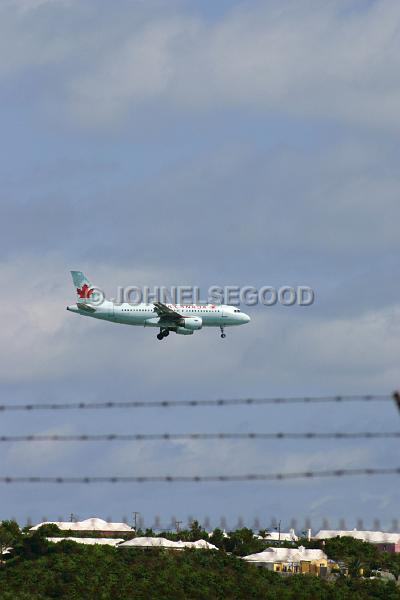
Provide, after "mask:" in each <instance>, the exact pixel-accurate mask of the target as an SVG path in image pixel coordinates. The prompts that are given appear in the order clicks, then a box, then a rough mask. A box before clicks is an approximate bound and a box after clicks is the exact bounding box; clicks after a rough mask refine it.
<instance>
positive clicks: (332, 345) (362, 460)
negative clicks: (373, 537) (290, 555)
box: [0, 0, 400, 526]
mask: <svg viewBox="0 0 400 600" xmlns="http://www.w3.org/2000/svg"><path fill="white" fill-rule="evenodd" d="M399 26H400V3H399V2H398V1H397V0H379V1H378V0H376V1H371V0H368V1H366V0H352V1H349V0H332V1H331V2H329V3H328V2H323V1H320V0H296V1H290V0H287V1H284V2H282V0H276V1H275V0H264V1H257V0H253V1H250V0H249V1H247V2H246V1H239V0H230V1H228V0H219V1H218V2H215V1H214V0H203V2H195V1H192V0H185V1H184V0H168V1H167V0H146V1H144V0H120V1H119V2H118V6H116V4H115V3H111V2H109V1H108V0H87V1H85V2H83V1H82V0H3V1H2V2H1V4H0V103H1V110H0V125H1V132H2V143H1V160H0V176H1V188H0V276H1V281H2V283H3V285H2V288H1V289H2V294H1V300H0V302H1V314H2V325H1V328H0V386H1V387H0V390H1V398H2V401H3V402H7V403H22V402H35V401H65V402H68V401H76V400H78V399H79V400H85V401H94V400H99V401H101V400H131V399H140V400H155V399H213V398H218V397H226V398H228V397H237V398H239V397H243V396H246V397H248V396H252V397H266V396H274V395H280V396H291V395H300V396H301V395H318V394H339V393H390V392H391V391H392V390H393V389H395V388H396V387H398V386H399V381H400V377H399V358H398V357H399V352H400V304H399V300H398V297H399V291H400V284H399V280H398V252H399V246H400V242H399V219H400V203H399V189H400V174H399V169H398V164H399V135H400V79H399V73H400V38H399V31H400V29H399ZM70 269H79V270H82V271H84V272H85V273H87V275H88V276H89V277H90V279H91V280H92V281H93V282H94V283H95V284H97V285H98V286H100V287H102V288H103V289H104V290H105V291H106V292H107V294H109V296H110V297H112V296H113V295H114V296H115V294H116V288H117V286H118V285H121V286H124V285H165V286H171V285H179V284H182V285H198V286H200V287H201V288H202V289H207V287H208V286H209V285H221V286H224V285H254V286H262V285H274V286H281V285H285V284H289V285H309V286H311V287H313V288H314V290H315V292H316V302H315V304H314V305H313V306H311V307H303V308H285V307H282V306H275V307H269V308H267V307H261V308H255V309H249V311H248V312H249V313H250V315H251V317H252V321H251V323H250V324H249V325H247V326H246V327H242V328H238V329H237V330H233V331H228V336H227V338H226V340H221V339H220V337H219V335H218V332H217V331H216V330H208V331H202V332H199V333H198V334H196V335H194V336H191V337H190V338H188V337H184V336H170V337H169V338H168V340H165V341H164V342H163V343H160V342H158V341H157V340H156V339H155V335H154V332H153V331H149V330H147V329H146V330H143V329H141V328H137V329H133V328H129V327H122V326H117V325H111V324H109V323H101V322H96V321H94V320H90V319H84V318H81V317H78V316H77V315H74V314H69V313H67V312H66V310H65V306H66V305H67V304H70V303H72V302H73V301H74V289H73V286H72V282H71V280H70V275H69V270H70ZM399 425H400V423H399V415H398V414H396V411H395V408H394V406H392V405H391V404H390V403H385V404H383V405H382V406H379V405H378V404H376V403H371V404H370V405H365V406H364V405H361V404H357V405H355V404H354V405H350V404H349V405H346V407H344V406H340V405H338V406H337V405H333V406H313V407H309V406H305V407H287V408H285V407H275V408H270V407H264V408H261V407H259V408H224V409H216V408H214V409H213V408H209V409H200V408H199V409H186V410H184V409H182V410H172V409H171V410H165V409H164V410H160V409H159V410H156V409H154V410H150V409H149V410H141V411H132V410H131V411H127V410H120V411H107V412H103V413H100V412H94V411H93V412H92V411H90V414H88V413H85V414H84V411H77V412H72V411H70V412H68V413H62V412H59V413H41V414H39V413H36V414H30V413H26V414H24V413H21V414H18V413H15V414H12V413H5V414H3V415H2V424H1V427H0V433H2V434H3V435H4V434H9V435H12V434H18V433H37V434H45V433H111V432H115V433H132V432H141V433H146V432H147V433H150V432H165V431H170V432H174V431H175V432H187V431H210V432H212V431H231V432H245V431H361V430H368V429H369V430H376V431H388V430H396V429H398V428H399ZM3 446H4V447H3V448H2V452H1V459H0V465H1V467H0V474H1V475H66V476H71V475H137V474H138V475H144V474H147V475H165V474H177V475H179V474H182V475H194V474H199V475H201V474H203V475H206V474H233V473H235V474H238V473H248V472H261V473H268V472H274V471H279V470H282V471H295V470H304V469H305V468H314V469H325V468H330V467H342V468H357V467H361V468H362V467H373V466H374V467H379V466H397V465H398V459H397V456H398V444H397V443H395V441H392V442H390V441H367V442H365V441H364V442H362V441H357V442H340V443H338V442H328V441H321V442H316V441H313V442H312V441H305V442H303V443H302V442H299V441H297V442H290V443H287V442H285V441H275V442H272V441H271V442H255V441H249V442H218V443H209V442H201V441H198V442H190V443H186V442H179V443H153V442H143V443H140V444H138V443H117V442H115V443H113V444H111V443H103V444H101V443H99V444H88V443H87V444H83V443H81V444H73V443H71V444H60V443H59V444H56V443H53V444H44V443H43V444H21V443H20V444H7V445H6V444H3ZM398 483H399V482H398V478H394V477H382V478H379V479H372V478H359V479H357V480H343V481H342V480H324V481H316V482H313V481H311V482H310V481H298V482H281V483H268V484H255V483H248V484H204V485H203V484H197V485H195V484H193V485H191V484H176V485H165V484H164V485H162V484H157V485H156V484H146V485H144V484H142V485H120V486H117V485H114V486H111V485H93V486H65V487H62V486H46V485H42V486H40V485H37V486H34V485H15V486H14V485H13V486H12V485H9V486H4V487H3V489H2V490H1V497H2V503H1V506H2V514H1V515H0V518H1V517H11V516H16V517H18V518H19V519H21V520H23V519H25V518H26V517H27V516H31V517H32V518H33V519H34V520H37V519H40V518H41V517H42V516H47V517H48V518H52V519H54V518H58V517H59V516H64V517H67V516H68V515H69V514H70V513H71V512H73V513H75V514H77V515H78V516H79V517H81V518H86V517H89V516H101V517H108V516H112V517H113V518H114V519H120V518H121V517H122V516H123V515H126V516H128V517H130V515H131V512H132V511H134V510H136V511H140V512H141V514H142V515H143V517H144V518H145V520H146V523H151V522H152V520H153V517H154V515H157V514H158V515H160V516H161V519H162V521H163V523H167V522H169V521H170V518H171V515H175V516H177V517H179V518H183V519H186V517H187V516H188V515H195V516H197V517H198V518H200V519H203V518H204V517H205V516H209V517H210V519H211V520H212V522H213V523H216V524H217V523H218V522H219V519H220V517H221V515H225V516H226V517H227V519H228V521H230V522H231V523H232V524H235V523H236V521H237V519H238V516H242V517H243V519H245V520H246V522H248V523H249V524H251V523H252V520H253V519H254V517H255V516H258V517H259V518H260V520H261V522H262V523H264V524H267V523H268V522H269V521H270V519H271V517H276V518H278V519H279V518H280V519H282V521H283V523H284V524H285V525H286V524H288V523H289V520H290V518H292V517H294V518H297V519H298V521H299V522H301V521H304V519H305V518H306V517H310V518H311V519H312V520H313V522H315V523H316V525H317V524H319V523H320V522H321V519H322V517H328V518H330V519H331V522H332V524H335V525H336V524H337V522H338V520H339V518H341V517H345V518H347V521H348V524H349V525H351V526H355V524H356V518H357V517H361V518H363V519H365V522H366V523H367V524H372V519H373V518H375V517H376V518H379V519H381V522H382V523H384V524H387V525H390V522H391V519H392V518H394V517H396V516H397V515H398V512H397V511H398V504H399V500H400V494H399V491H398V489H399V485H398Z"/></svg>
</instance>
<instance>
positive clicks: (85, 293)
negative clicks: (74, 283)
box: [76, 283, 94, 298]
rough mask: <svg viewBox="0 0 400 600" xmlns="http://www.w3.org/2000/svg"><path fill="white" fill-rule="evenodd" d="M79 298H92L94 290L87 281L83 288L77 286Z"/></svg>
mask: <svg viewBox="0 0 400 600" xmlns="http://www.w3.org/2000/svg"><path fill="white" fill-rule="evenodd" d="M76 291H77V292H78V296H79V298H90V296H91V295H92V294H93V292H94V290H93V289H91V288H90V287H89V286H88V285H87V284H86V283H85V285H83V286H82V287H81V288H77V289H76Z"/></svg>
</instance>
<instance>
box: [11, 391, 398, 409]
mask: <svg viewBox="0 0 400 600" xmlns="http://www.w3.org/2000/svg"><path fill="white" fill-rule="evenodd" d="M395 398H396V395H390V394H365V395H338V396H299V397H275V398H237V399H235V398H232V399H230V398H228V399H216V400H150V401H148V402H147V401H144V400H134V401H127V402H119V401H116V402H70V403H57V402H55V403H43V402H39V403H29V404H0V411H7V410H10V411H25V410H27V411H30V410H90V409H91V410H98V409H109V408H172V407H187V408H194V407H202V406H204V407H205V406H240V405H245V406H259V405H267V404H314V403H332V402H337V403H340V402H386V401H393V399H395Z"/></svg>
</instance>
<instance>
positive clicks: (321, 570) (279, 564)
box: [243, 546, 328, 576]
mask: <svg viewBox="0 0 400 600" xmlns="http://www.w3.org/2000/svg"><path fill="white" fill-rule="evenodd" d="M243 560H245V561H246V562H248V563H251V564H253V565H256V566H257V567H264V568H265V569H269V570H270V571H274V572H275V573H290V574H295V573H311V574H314V575H321V576H323V575H326V573H327V569H328V557H327V555H326V554H325V552H324V551H323V550H314V549H308V548H307V549H306V548H305V547H304V546H300V547H299V548H277V547H273V548H272V547H271V548H266V549H265V550H264V551H263V552H258V553H257V554H249V555H248V556H244V557H243Z"/></svg>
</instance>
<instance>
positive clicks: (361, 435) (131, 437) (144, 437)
mask: <svg viewBox="0 0 400 600" xmlns="http://www.w3.org/2000/svg"><path fill="white" fill-rule="evenodd" d="M382 438H386V439H387V438H400V431H384V432H380V431H377V432H375V431H361V432H355V433H352V432H350V433H347V432H333V433H330V432H321V433H320V432H306V433H283V432H277V433H253V432H251V433H100V434H68V435H58V434H52V435H2V436H0V442H113V441H124V442H125V441H155V440H161V441H175V440H258V439H260V440H281V439H293V440H299V439H309V440H312V439H382Z"/></svg>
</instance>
